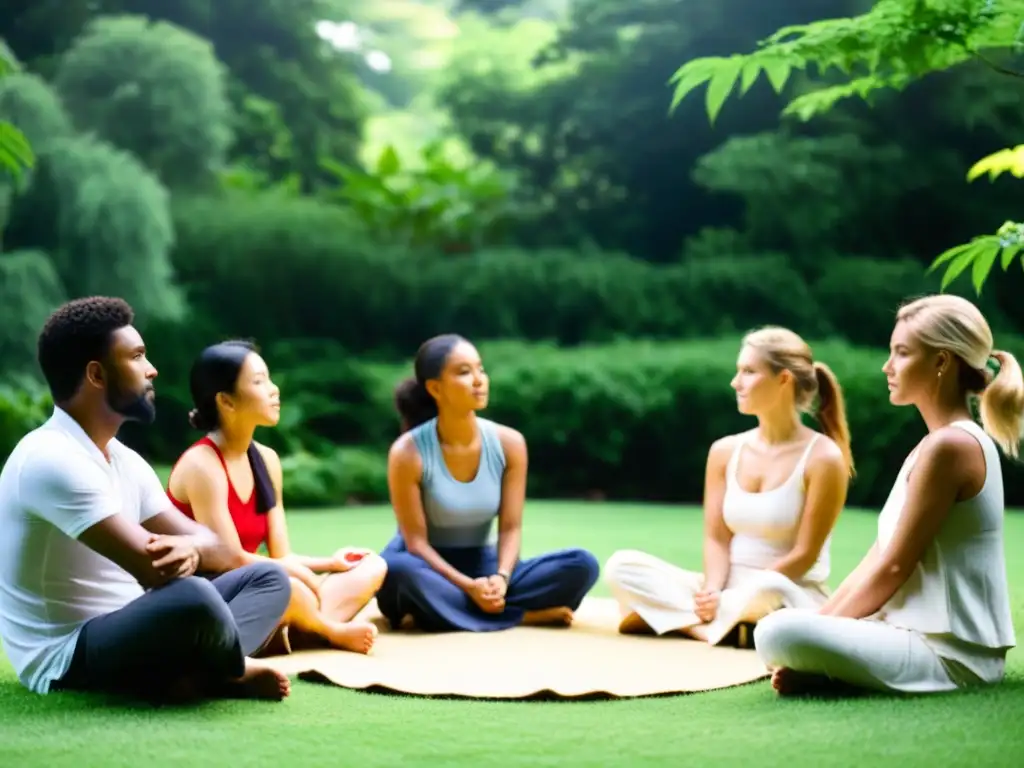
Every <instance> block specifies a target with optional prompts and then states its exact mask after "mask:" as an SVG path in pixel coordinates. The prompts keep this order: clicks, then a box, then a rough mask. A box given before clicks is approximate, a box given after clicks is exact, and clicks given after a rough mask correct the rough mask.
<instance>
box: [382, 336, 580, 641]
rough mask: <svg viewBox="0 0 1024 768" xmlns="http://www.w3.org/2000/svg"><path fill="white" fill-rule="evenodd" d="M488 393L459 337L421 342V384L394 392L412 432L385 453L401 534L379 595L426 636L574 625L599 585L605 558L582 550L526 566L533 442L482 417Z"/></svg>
mask: <svg viewBox="0 0 1024 768" xmlns="http://www.w3.org/2000/svg"><path fill="white" fill-rule="evenodd" d="M488 395H489V380H488V376H487V374H486V373H485V372H484V367H483V364H482V362H481V360H480V355H479V353H478V352H477V350H476V349H475V348H474V346H473V345H472V344H470V343H469V342H468V341H466V340H465V339H463V338H462V337H460V336H457V335H454V334H446V335H442V336H436V337H434V338H432V339H429V340H428V341H426V342H424V343H423V344H422V345H421V346H420V348H419V351H418V352H417V354H416V361H415V378H413V379H410V380H408V381H405V382H403V383H402V384H400V385H399V388H398V390H397V391H396V404H397V406H398V409H399V412H400V415H401V417H402V420H403V424H404V425H405V426H406V427H407V428H408V429H409V431H407V432H405V433H404V434H403V435H401V436H400V437H399V438H398V439H397V440H396V441H395V442H394V444H393V445H392V446H391V449H390V451H389V453H388V485H389V488H390V495H391V504H392V506H393V508H394V512H395V516H396V518H397V522H398V532H397V534H396V536H395V537H394V538H393V539H392V540H391V542H390V543H389V544H388V545H387V547H385V549H384V550H383V552H382V553H381V554H382V556H383V557H384V559H385V560H386V561H387V564H388V573H387V577H386V578H385V580H384V584H383V586H382V587H381V589H380V592H379V593H378V595H377V605H378V606H379V607H380V610H381V613H382V614H383V615H384V616H385V617H386V618H387V619H388V621H389V622H390V623H391V625H392V627H394V628H395V629H399V628H401V627H402V626H403V620H406V617H410V618H411V620H412V622H413V623H414V624H415V626H416V627H417V628H419V629H421V630H423V631H428V632H440V631H459V630H461V631H470V632H488V631H494V630H502V629H508V628H510V627H514V626H517V625H519V624H522V623H529V624H535V625H541V624H547V625H563V626H567V625H569V624H570V623H571V622H572V619H573V612H574V611H575V610H576V609H577V608H578V607H579V605H580V604H581V602H582V601H583V598H584V596H585V595H586V594H587V592H589V591H590V589H591V587H592V586H593V585H594V583H595V582H596V581H597V578H598V574H599V567H600V566H599V563H598V562H597V560H596V558H595V557H594V556H593V555H592V554H590V553H589V552H587V551H585V550H582V549H563V550H560V551H556V552H551V553H549V554H544V555H540V556H539V557H534V558H530V559H528V560H522V561H520V559H519V554H520V551H519V550H520V541H521V536H522V522H523V505H524V503H525V496H526V475H527V448H526V442H525V440H524V439H523V436H522V434H520V433H519V432H518V431H516V430H514V429H511V428H510V427H506V426H502V425H500V424H496V423H494V422H493V421H490V420H487V419H484V418H481V417H478V416H477V411H479V410H481V409H483V408H485V407H486V405H487V399H488ZM495 519H497V528H498V537H497V547H495V546H494V544H493V543H491V538H490V534H491V531H492V528H493V524H494V521H495Z"/></svg>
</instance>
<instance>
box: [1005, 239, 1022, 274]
mask: <svg viewBox="0 0 1024 768" xmlns="http://www.w3.org/2000/svg"><path fill="white" fill-rule="evenodd" d="M1022 248H1024V245H1021V244H1020V243H1018V244H1017V245H1008V246H1006V247H1005V248H1003V262H1002V266H1003V272H1005V271H1006V270H1007V269H1009V268H1010V264H1011V263H1012V262H1013V257H1014V256H1016V255H1017V254H1018V253H1020V251H1021V249H1022Z"/></svg>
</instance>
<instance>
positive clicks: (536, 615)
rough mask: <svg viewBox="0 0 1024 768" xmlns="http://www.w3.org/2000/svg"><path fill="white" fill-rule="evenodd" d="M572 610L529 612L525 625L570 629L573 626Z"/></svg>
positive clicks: (554, 609)
mask: <svg viewBox="0 0 1024 768" xmlns="http://www.w3.org/2000/svg"><path fill="white" fill-rule="evenodd" d="M572 620H573V615H572V609H571V608H564V607H563V608H545V609H544V610H543V611H527V612H526V613H525V614H524V615H523V624H524V625H527V626H535V627H568V626H569V625H570V624H572Z"/></svg>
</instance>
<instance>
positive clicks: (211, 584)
mask: <svg viewBox="0 0 1024 768" xmlns="http://www.w3.org/2000/svg"><path fill="white" fill-rule="evenodd" d="M239 571H242V572H241V573H237V572H232V574H233V575H232V574H226V576H227V575H232V578H230V579H226V580H225V581H222V582H220V583H217V582H218V581H219V580H215V581H208V580H207V579H203V578H199V577H191V578H187V579H180V580H177V581H172V582H171V583H170V584H167V585H166V586H164V587H161V588H159V589H154V590H150V591H149V592H147V593H145V594H144V595H142V597H139V598H138V599H136V600H134V601H132V602H131V603H129V604H128V605H126V606H125V607H124V608H122V609H120V610H118V611H114V612H112V613H109V614H107V615H105V616H100V617H97V618H95V619H92V620H90V621H88V622H86V624H85V625H84V626H83V627H82V630H81V633H80V634H79V637H78V641H77V644H76V646H75V653H74V656H73V658H72V662H71V666H70V668H69V669H68V672H67V673H66V674H65V675H64V677H63V678H62V679H61V680H60V681H59V683H58V684H57V687H58V688H65V689H79V690H94V691H110V692H120V693H131V694H136V695H141V696H145V697H147V698H155V699H159V698H163V697H164V696H166V695H168V694H169V693H170V691H171V690H172V689H173V688H174V687H175V686H176V685H177V684H179V683H181V682H182V681H183V680H185V679H189V680H194V681H195V682H196V684H197V685H199V686H200V687H204V688H205V687H211V688H216V687H217V686H218V685H219V684H220V683H225V682H227V681H229V680H237V679H239V678H242V677H243V676H244V675H245V674H246V672H247V662H246V656H248V655H249V654H251V653H252V652H254V651H255V650H256V649H258V648H259V647H260V645H262V644H263V643H264V642H265V641H266V639H267V638H268V637H269V636H270V634H271V633H272V632H273V630H274V628H275V627H276V626H277V623H278V621H279V620H280V618H281V616H282V615H283V613H284V609H285V607H286V606H287V604H288V597H289V592H290V590H289V586H288V578H287V575H285V573H284V571H283V570H281V569H280V568H278V567H276V566H264V565H262V564H260V565H257V566H250V567H247V568H245V569H239ZM221 578H223V577H221Z"/></svg>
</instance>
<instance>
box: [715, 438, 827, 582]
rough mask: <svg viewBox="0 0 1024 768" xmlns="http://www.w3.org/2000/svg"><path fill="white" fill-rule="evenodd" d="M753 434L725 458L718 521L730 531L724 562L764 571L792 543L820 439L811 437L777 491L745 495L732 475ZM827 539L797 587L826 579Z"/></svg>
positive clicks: (734, 475)
mask: <svg viewBox="0 0 1024 768" xmlns="http://www.w3.org/2000/svg"><path fill="white" fill-rule="evenodd" d="M752 434H753V433H752V432H751V433H748V434H746V435H743V436H742V437H741V439H740V441H739V444H738V445H737V446H736V449H735V450H734V451H733V453H732V456H730V457H729V464H728V465H727V467H726V470H725V497H724V499H723V500H722V517H723V519H724V520H725V525H726V527H728V529H729V530H730V531H731V532H732V541H731V542H730V544H729V561H730V563H732V564H733V565H741V566H746V567H748V568H761V569H763V568H769V567H770V566H771V565H772V564H774V563H775V562H776V561H778V560H779V558H781V557H784V556H785V555H787V554H789V552H790V550H792V548H793V545H794V544H795V543H796V538H797V532H798V531H799V529H800V520H801V519H802V517H803V511H804V498H805V496H806V494H805V492H804V470H805V469H806V467H807V460H808V458H809V457H810V455H811V450H812V449H813V448H814V444H815V443H816V442H817V441H818V438H819V437H821V435H815V436H814V437H813V438H811V441H810V443H808V445H807V448H806V449H805V450H804V452H803V454H802V455H801V456H800V460H799V461H798V462H797V463H796V467H795V468H794V469H793V473H792V474H791V475H790V476H789V477H788V478H787V479H786V481H785V482H784V483H783V484H782V485H780V486H779V487H778V488H773V489H772V490H770V491H761V492H759V493H751V492H750V491H745V490H744V489H743V488H742V487H741V486H740V484H739V480H738V478H737V472H738V467H739V460H740V454H741V453H742V452H743V448H744V446H745V445H746V444H747V443H748V442H749V440H750V436H751V435H752ZM831 539H832V537H831V535H829V537H828V539H826V540H825V545H824V546H823V547H822V548H821V553H820V554H819V555H818V559H817V561H816V562H815V563H814V565H813V566H811V569H810V570H809V571H808V572H807V573H806V574H805V575H804V577H803V578H802V579H799V580H798V581H800V582H813V583H824V582H825V581H826V580H827V579H828V576H829V569H830V562H829V547H830V544H831Z"/></svg>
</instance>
